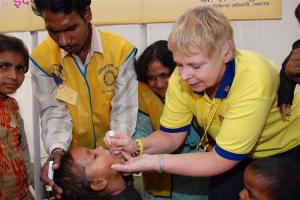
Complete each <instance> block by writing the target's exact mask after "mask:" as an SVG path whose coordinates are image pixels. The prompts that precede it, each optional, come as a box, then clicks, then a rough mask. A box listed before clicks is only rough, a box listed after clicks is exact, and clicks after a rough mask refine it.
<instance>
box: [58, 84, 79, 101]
mask: <svg viewBox="0 0 300 200" xmlns="http://www.w3.org/2000/svg"><path fill="white" fill-rule="evenodd" d="M56 99H58V100H61V101H64V102H66V103H69V104H72V105H74V106H75V105H76V104H77V99H78V92H77V91H76V90H73V89H72V88H69V87H68V86H65V85H63V84H61V85H60V86H58V89H57V93H56Z"/></svg>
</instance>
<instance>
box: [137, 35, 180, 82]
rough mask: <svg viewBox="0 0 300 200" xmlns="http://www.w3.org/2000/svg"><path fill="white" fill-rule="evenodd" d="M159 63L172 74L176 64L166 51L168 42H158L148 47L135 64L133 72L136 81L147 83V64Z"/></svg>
mask: <svg viewBox="0 0 300 200" xmlns="http://www.w3.org/2000/svg"><path fill="white" fill-rule="evenodd" d="M156 60H157V61H159V62H161V63H162V64H163V65H164V66H165V67H167V68H169V69H170V73H172V72H173V70H174V68H175V67H176V63H175V62H174V61H173V54H172V52H171V51H170V50H169V49H168V42H167V41H166V40H159V41H156V42H154V43H153V44H151V45H150V46H148V47H147V48H146V49H145V51H144V52H143V53H142V55H141V56H140V57H139V58H138V60H137V61H136V62H135V72H136V74H137V79H138V81H141V82H144V83H147V82H148V81H147V71H148V67H149V64H150V63H151V62H153V61H156Z"/></svg>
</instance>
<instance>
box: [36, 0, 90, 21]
mask: <svg viewBox="0 0 300 200" xmlns="http://www.w3.org/2000/svg"><path fill="white" fill-rule="evenodd" d="M90 5H91V0H34V3H33V4H32V10H33V12H34V13H35V14H36V15H38V16H42V12H43V11H44V10H50V11H51V12H54V13H66V14H68V13H71V12H73V11H76V12H77V13H78V14H79V15H80V16H81V17H83V16H84V13H85V11H86V8H87V7H89V6H90Z"/></svg>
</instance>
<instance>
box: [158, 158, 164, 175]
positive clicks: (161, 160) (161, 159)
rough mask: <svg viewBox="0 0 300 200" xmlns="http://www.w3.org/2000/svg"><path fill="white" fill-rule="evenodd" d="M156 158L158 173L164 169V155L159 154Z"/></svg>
mask: <svg viewBox="0 0 300 200" xmlns="http://www.w3.org/2000/svg"><path fill="white" fill-rule="evenodd" d="M158 159H159V173H162V172H163V171H164V155H163V154H159V155H158Z"/></svg>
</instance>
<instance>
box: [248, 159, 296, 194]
mask: <svg viewBox="0 0 300 200" xmlns="http://www.w3.org/2000/svg"><path fill="white" fill-rule="evenodd" d="M247 168H248V169H251V170H252V172H253V173H254V174H255V175H257V176H259V177H262V178H263V179H265V180H266V181H267V183H268V184H269V189H270V190H269V191H268V192H269V194H270V195H271V196H272V199H273V200H300V163H299V162H298V161H296V160H292V159H289V158H284V159H283V158H263V159H257V160H255V161H254V162H252V163H251V164H250V165H249V166H248V167H247Z"/></svg>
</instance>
